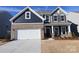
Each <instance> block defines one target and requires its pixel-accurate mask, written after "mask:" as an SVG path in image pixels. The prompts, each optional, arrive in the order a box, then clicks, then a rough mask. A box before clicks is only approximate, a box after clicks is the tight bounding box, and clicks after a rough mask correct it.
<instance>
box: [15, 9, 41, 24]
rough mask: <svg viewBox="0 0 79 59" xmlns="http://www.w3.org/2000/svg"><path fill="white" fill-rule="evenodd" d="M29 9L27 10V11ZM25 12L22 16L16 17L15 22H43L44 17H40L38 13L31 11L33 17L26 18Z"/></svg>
mask: <svg viewBox="0 0 79 59" xmlns="http://www.w3.org/2000/svg"><path fill="white" fill-rule="evenodd" d="M27 11H29V10H26V11H25V12H27ZM25 12H23V13H22V14H21V15H20V16H18V17H17V19H15V21H14V22H15V23H41V22H42V19H40V18H39V17H38V16H37V15H35V14H34V13H33V12H31V11H30V12H31V19H25Z"/></svg>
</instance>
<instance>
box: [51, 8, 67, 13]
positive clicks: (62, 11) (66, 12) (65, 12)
mask: <svg viewBox="0 0 79 59" xmlns="http://www.w3.org/2000/svg"><path fill="white" fill-rule="evenodd" d="M58 9H60V10H61V11H62V12H63V13H65V14H67V12H66V11H65V10H63V9H62V8H61V7H57V8H56V9H55V10H53V11H52V12H51V14H53V13H54V12H55V11H57V10H58Z"/></svg>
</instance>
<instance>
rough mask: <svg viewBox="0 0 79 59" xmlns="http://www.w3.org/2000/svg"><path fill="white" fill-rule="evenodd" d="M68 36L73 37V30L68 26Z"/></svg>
mask: <svg viewBox="0 0 79 59" xmlns="http://www.w3.org/2000/svg"><path fill="white" fill-rule="evenodd" d="M68 36H69V37H71V28H70V25H69V26H68Z"/></svg>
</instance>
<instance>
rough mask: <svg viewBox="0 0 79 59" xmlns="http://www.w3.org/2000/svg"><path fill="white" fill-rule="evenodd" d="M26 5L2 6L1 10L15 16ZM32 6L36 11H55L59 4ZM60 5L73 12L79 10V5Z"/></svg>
mask: <svg viewBox="0 0 79 59" xmlns="http://www.w3.org/2000/svg"><path fill="white" fill-rule="evenodd" d="M25 7H26V6H0V11H8V12H9V13H11V14H12V15H13V16H14V15H15V14H17V13H18V12H20V11H21V10H22V9H23V8H25ZM30 7H31V8H32V9H33V10H35V11H39V10H50V11H53V10H54V9H55V8H56V7H58V6H30ZM60 7H61V8H62V9H64V10H65V11H67V12H73V11H78V12H79V6H60Z"/></svg>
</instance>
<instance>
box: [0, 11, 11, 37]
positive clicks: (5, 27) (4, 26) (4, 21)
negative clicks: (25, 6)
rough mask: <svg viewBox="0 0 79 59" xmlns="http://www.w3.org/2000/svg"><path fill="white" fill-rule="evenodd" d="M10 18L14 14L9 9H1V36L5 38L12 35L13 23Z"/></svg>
mask: <svg viewBox="0 0 79 59" xmlns="http://www.w3.org/2000/svg"><path fill="white" fill-rule="evenodd" d="M10 18H12V15H11V14H10V13H9V12H7V11H0V38H5V37H6V36H8V34H9V35H10V30H11V24H10V21H9V20H10Z"/></svg>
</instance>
